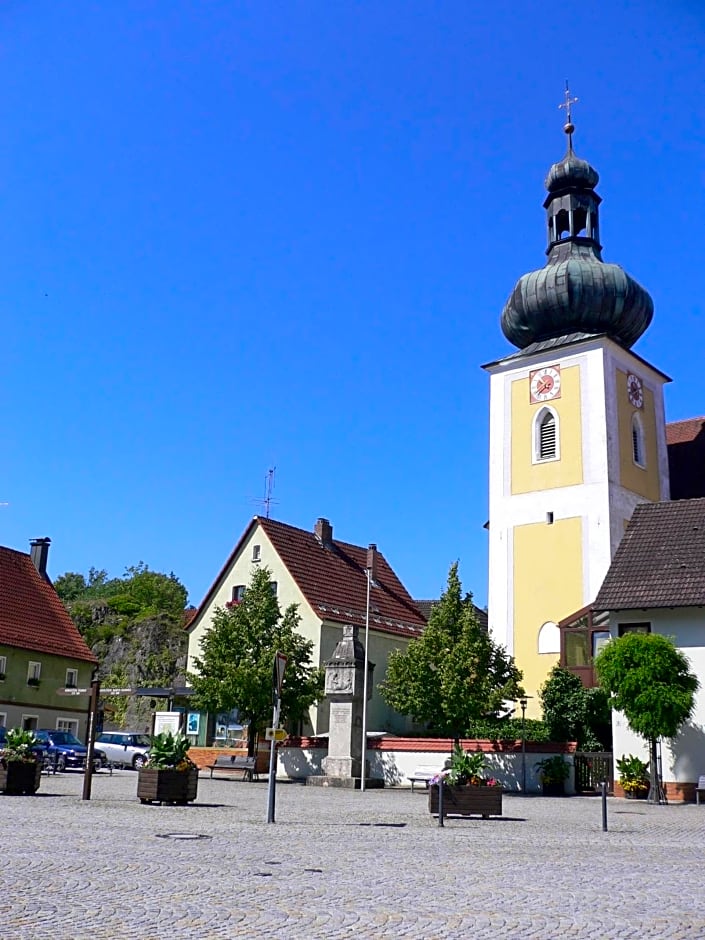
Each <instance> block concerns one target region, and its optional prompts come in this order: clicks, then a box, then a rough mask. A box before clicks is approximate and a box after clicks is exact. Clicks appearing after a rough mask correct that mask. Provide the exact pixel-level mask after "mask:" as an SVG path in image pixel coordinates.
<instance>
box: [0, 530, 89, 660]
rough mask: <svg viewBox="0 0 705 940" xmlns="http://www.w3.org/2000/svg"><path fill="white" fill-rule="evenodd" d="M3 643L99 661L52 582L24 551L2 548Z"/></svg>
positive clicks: (0, 618) (0, 620) (0, 599)
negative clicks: (46, 578) (43, 576)
mask: <svg viewBox="0 0 705 940" xmlns="http://www.w3.org/2000/svg"><path fill="white" fill-rule="evenodd" d="M0 644H3V645H4V646H14V647H16V648H18V649H27V650H34V651H36V652H38V653H50V654H52V655H54V656H66V657H67V658H69V659H79V660H83V661H85V662H90V663H97V662H98V660H97V659H96V658H95V656H94V655H93V653H92V652H91V651H90V649H89V648H88V645H87V644H86V642H85V640H84V639H83V637H82V636H81V634H80V633H79V632H78V628H77V627H76V625H75V624H74V622H73V620H72V619H71V618H70V617H69V615H68V613H67V611H66V608H65V607H64V605H63V604H62V603H61V601H60V600H59V595H58V594H57V593H56V591H55V590H54V588H53V587H52V585H51V584H50V583H49V582H48V581H45V580H44V578H42V576H41V575H40V574H39V572H38V571H37V569H36V568H35V566H34V564H33V563H32V559H31V558H30V556H29V555H27V554H25V553H24V552H16V551H14V550H13V549H11V548H2V547H0Z"/></svg>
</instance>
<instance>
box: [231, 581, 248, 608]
mask: <svg viewBox="0 0 705 940" xmlns="http://www.w3.org/2000/svg"><path fill="white" fill-rule="evenodd" d="M244 596H245V585H244V584H236V585H235V586H234V587H233V593H232V597H231V600H232V603H233V604H239V603H240V601H241V600H242V599H243V597H244Z"/></svg>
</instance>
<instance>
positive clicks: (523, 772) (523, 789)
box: [519, 695, 531, 794]
mask: <svg viewBox="0 0 705 940" xmlns="http://www.w3.org/2000/svg"><path fill="white" fill-rule="evenodd" d="M530 698H531V696H530V695H523V696H522V697H521V698H520V699H519V705H521V792H522V794H524V793H526V731H525V720H526V703H527V701H528V699H530Z"/></svg>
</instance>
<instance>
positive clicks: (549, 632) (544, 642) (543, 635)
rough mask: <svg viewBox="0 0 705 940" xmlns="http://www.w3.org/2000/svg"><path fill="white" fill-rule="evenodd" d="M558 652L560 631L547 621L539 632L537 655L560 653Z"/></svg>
mask: <svg viewBox="0 0 705 940" xmlns="http://www.w3.org/2000/svg"><path fill="white" fill-rule="evenodd" d="M560 651H561V631H560V630H559V629H558V624H556V623H553V621H552V620H548V621H546V623H545V624H544V625H543V626H542V627H541V629H540V630H539V653H560Z"/></svg>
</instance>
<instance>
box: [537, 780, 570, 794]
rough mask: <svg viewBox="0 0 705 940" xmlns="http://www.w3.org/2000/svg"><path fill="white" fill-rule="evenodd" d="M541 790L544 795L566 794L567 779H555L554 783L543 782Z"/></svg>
mask: <svg viewBox="0 0 705 940" xmlns="http://www.w3.org/2000/svg"><path fill="white" fill-rule="evenodd" d="M541 792H542V793H543V795H544V796H565V781H564V780H554V781H553V783H542V784H541Z"/></svg>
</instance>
